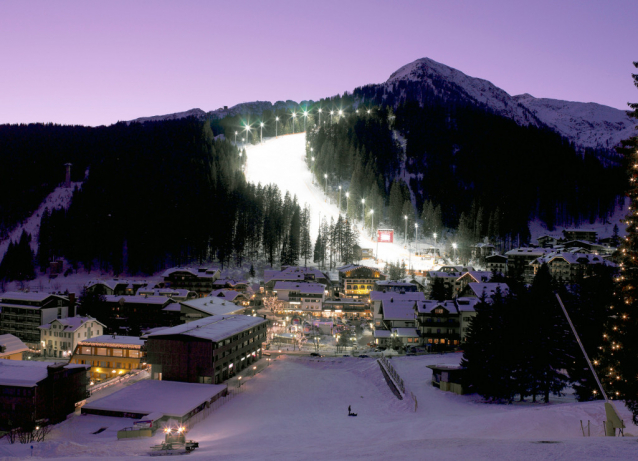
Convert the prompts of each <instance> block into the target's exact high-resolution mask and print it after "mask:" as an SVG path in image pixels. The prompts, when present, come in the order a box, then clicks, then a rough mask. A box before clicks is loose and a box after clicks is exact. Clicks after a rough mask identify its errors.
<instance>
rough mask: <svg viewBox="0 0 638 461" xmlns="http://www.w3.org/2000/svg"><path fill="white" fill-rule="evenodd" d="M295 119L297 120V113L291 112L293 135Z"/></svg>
mask: <svg viewBox="0 0 638 461" xmlns="http://www.w3.org/2000/svg"><path fill="white" fill-rule="evenodd" d="M295 118H297V113H296V112H293V113H292V132H293V134H294V133H295Z"/></svg>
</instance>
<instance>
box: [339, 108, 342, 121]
mask: <svg viewBox="0 0 638 461" xmlns="http://www.w3.org/2000/svg"><path fill="white" fill-rule="evenodd" d="M342 115H343V111H342V110H341V109H339V120H341V116H342Z"/></svg>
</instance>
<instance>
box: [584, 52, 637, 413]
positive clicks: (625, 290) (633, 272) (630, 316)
mask: <svg viewBox="0 0 638 461" xmlns="http://www.w3.org/2000/svg"><path fill="white" fill-rule="evenodd" d="M634 66H635V67H636V68H638V61H637V62H634ZM632 77H633V80H634V85H635V86H636V87H638V74H632ZM629 106H630V107H631V109H632V112H630V115H631V116H632V117H634V118H638V103H630V104H629ZM617 150H618V152H619V153H620V154H622V155H624V157H625V164H626V165H627V167H628V176H629V184H628V192H627V195H628V196H629V198H630V200H631V206H630V207H629V210H630V212H629V214H628V215H627V216H626V218H625V223H626V225H627V236H626V237H625V239H624V241H622V244H621V246H620V248H619V250H620V251H619V254H620V258H621V259H620V264H619V265H620V274H619V275H618V277H616V287H615V288H616V290H615V292H616V299H615V301H614V302H613V304H611V305H610V306H609V317H608V320H607V325H606V331H605V334H604V335H603V338H604V340H605V342H604V345H603V346H602V349H601V357H600V361H599V362H598V363H599V364H600V365H599V366H598V367H597V371H598V374H599V376H600V379H601V381H602V382H603V386H604V388H605V391H606V393H607V395H608V396H609V398H611V399H614V400H616V399H620V400H624V401H625V404H626V405H627V407H628V408H629V409H630V410H631V411H632V413H633V421H634V424H638V379H636V377H637V376H638V360H636V357H638V213H637V212H636V210H638V136H633V137H631V138H630V139H628V140H626V141H623V142H622V146H621V147H619V148H618V149H617ZM594 363H596V362H594Z"/></svg>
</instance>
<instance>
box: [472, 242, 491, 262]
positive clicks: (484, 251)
mask: <svg viewBox="0 0 638 461" xmlns="http://www.w3.org/2000/svg"><path fill="white" fill-rule="evenodd" d="M495 249H496V247H495V246H494V245H492V244H491V243H477V244H476V245H474V246H473V247H472V258H474V259H482V258H486V257H487V256H490V255H492V254H493V253H494V251H495Z"/></svg>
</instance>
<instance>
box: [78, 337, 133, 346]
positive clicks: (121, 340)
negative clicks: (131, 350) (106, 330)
mask: <svg viewBox="0 0 638 461" xmlns="http://www.w3.org/2000/svg"><path fill="white" fill-rule="evenodd" d="M80 343H81V344H94V343H99V344H111V345H117V344H121V345H127V346H143V345H144V343H145V341H144V340H143V339H140V338H139V337H137V336H119V335H102V336H94V337H92V338H88V339H83V340H82V341H80Z"/></svg>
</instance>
